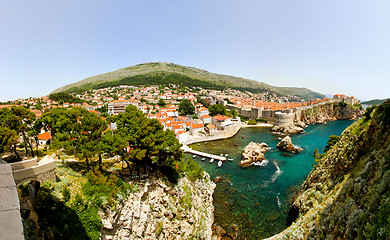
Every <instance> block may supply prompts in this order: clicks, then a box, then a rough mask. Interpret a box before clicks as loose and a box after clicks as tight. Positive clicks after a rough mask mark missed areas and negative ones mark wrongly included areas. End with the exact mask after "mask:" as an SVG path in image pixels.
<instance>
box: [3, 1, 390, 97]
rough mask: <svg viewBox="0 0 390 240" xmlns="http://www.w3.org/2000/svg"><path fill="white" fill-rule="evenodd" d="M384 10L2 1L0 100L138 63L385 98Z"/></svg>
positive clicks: (348, 5)
mask: <svg viewBox="0 0 390 240" xmlns="http://www.w3.org/2000/svg"><path fill="white" fill-rule="evenodd" d="M389 13H390V1H388V0H375V1H360V0H343V1H340V0H337V1H336V0H326V1H312V0H297V1H290V0H283V1H282V0H272V1H269V0H267V1H263V0H257V1H255V0H254V1H246V0H240V1H231V0H220V1H212V0H209V1H203V0H197V1H184V0H178V1H168V0H167V1H148V0H145V1H108V0H107V1H99V0H93V1H92V0H91V1H86V0H85V1H80V0H78V1H71V0H67V1H52V0H47V1H43V0H35V1H25V0H23V1H21V0H13V1H3V2H2V3H1V7H0V29H1V37H0V82H1V88H0V101H6V100H13V99H17V98H19V97H21V98H26V97H32V96H43V95H46V94H48V93H50V92H51V91H52V90H54V89H56V88H58V87H61V86H63V85H65V84H69V83H72V82H76V81H79V80H82V79H84V78H86V77H89V76H93V75H97V74H101V73H105V72H109V71H113V70H116V69H119V68H122V67H127V66H131V65H135V64H138V63H141V62H151V61H161V62H173V63H177V64H181V65H186V66H194V67H198V68H202V69H205V70H208V71H210V72H215V73H222V74H229V75H234V76H239V77H244V78H249V79H253V80H257V81H261V82H265V83H268V84H271V85H275V86H295V87H307V88H309V89H312V90H314V91H318V92H321V93H324V94H335V93H344V94H347V95H354V96H356V97H358V98H360V99H365V100H367V99H373V98H387V97H390V94H389V92H390V27H389V26H390V14H389Z"/></svg>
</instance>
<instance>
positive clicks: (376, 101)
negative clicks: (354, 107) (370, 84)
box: [361, 98, 390, 105]
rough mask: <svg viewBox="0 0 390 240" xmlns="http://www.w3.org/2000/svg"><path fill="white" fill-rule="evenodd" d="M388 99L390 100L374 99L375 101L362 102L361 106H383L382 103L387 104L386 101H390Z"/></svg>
mask: <svg viewBox="0 0 390 240" xmlns="http://www.w3.org/2000/svg"><path fill="white" fill-rule="evenodd" d="M388 99H390V98H387V99H373V100H369V101H365V102H362V103H361V104H367V105H379V104H382V103H384V102H386V100H388Z"/></svg>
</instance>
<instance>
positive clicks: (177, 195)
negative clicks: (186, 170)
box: [99, 173, 215, 239]
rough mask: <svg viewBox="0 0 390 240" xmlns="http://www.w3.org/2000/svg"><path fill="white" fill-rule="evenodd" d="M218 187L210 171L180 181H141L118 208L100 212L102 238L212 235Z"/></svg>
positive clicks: (175, 237)
mask: <svg viewBox="0 0 390 240" xmlns="http://www.w3.org/2000/svg"><path fill="white" fill-rule="evenodd" d="M214 188H215V183H214V182H213V181H211V180H210V176H209V175H208V174H207V173H205V178H204V179H201V180H196V181H195V182H191V181H189V180H188V179H187V178H181V179H179V182H178V184H176V185H172V184H171V183H169V182H166V181H164V180H162V179H161V178H157V179H149V180H147V181H146V182H144V183H140V184H139V189H138V190H136V192H134V193H131V194H130V196H129V197H128V198H127V199H126V200H124V202H123V203H122V204H120V205H118V206H116V209H106V210H105V211H102V210H101V211H100V212H99V216H100V218H101V219H102V224H103V228H102V231H101V239H190V238H199V239H211V237H212V230H211V226H212V224H213V222H214V206H213V193H214Z"/></svg>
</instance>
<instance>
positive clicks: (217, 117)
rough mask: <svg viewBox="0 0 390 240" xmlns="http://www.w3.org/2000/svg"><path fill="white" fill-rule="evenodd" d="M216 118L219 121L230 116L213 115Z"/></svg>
mask: <svg viewBox="0 0 390 240" xmlns="http://www.w3.org/2000/svg"><path fill="white" fill-rule="evenodd" d="M213 118H214V119H215V120H218V121H225V120H226V119H229V118H230V117H228V116H225V115H217V116H215V117H213Z"/></svg>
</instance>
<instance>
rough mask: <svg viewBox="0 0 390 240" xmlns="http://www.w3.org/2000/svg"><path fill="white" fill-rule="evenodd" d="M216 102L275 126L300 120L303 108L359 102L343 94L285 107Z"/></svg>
mask: <svg viewBox="0 0 390 240" xmlns="http://www.w3.org/2000/svg"><path fill="white" fill-rule="evenodd" d="M217 102H218V103H220V104H222V105H224V106H226V109H236V110H237V111H238V113H239V114H240V115H243V116H246V117H248V118H249V119H259V118H263V119H267V120H268V121H269V122H271V123H274V125H275V126H289V125H291V124H293V122H294V119H297V120H299V121H300V120H301V119H300V118H301V113H302V111H303V110H306V109H310V108H313V107H315V106H318V105H325V104H328V103H336V102H345V103H347V104H350V105H354V104H356V103H360V101H359V100H358V99H356V98H354V97H347V96H345V95H339V94H336V95H334V96H333V99H329V100H325V101H321V102H318V103H314V104H311V105H307V106H303V107H296V108H287V109H267V110H264V108H263V107H253V106H252V107H248V106H245V107H244V106H237V105H233V104H228V103H227V101H225V100H221V99H218V100H217Z"/></svg>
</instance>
